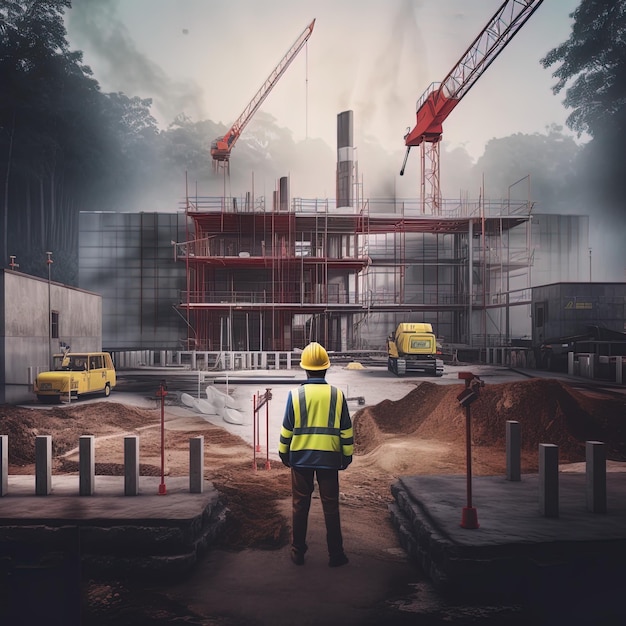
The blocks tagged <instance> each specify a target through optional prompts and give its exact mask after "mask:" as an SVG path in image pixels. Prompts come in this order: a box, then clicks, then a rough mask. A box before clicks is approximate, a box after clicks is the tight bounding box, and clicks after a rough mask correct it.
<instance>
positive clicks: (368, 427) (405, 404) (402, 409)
mask: <svg viewBox="0 0 626 626" xmlns="http://www.w3.org/2000/svg"><path fill="white" fill-rule="evenodd" d="M446 391H447V387H445V386H443V385H436V384H435V383H431V382H423V383H422V384H420V385H419V386H418V387H416V388H415V389H413V390H411V391H410V392H409V393H408V394H407V395H406V396H404V398H400V400H395V401H393V400H383V401H382V402H379V403H378V404H376V405H374V406H371V407H366V408H364V409H361V410H360V411H358V412H357V413H355V414H354V416H353V424H354V444H355V449H356V453H357V454H367V453H368V452H371V451H372V450H374V449H375V448H376V447H378V446H379V445H380V444H381V443H382V442H383V440H384V439H385V436H384V435H385V434H392V435H402V434H410V433H414V432H415V431H416V430H417V429H418V428H419V427H420V426H421V425H422V423H423V422H424V421H425V420H426V419H427V418H428V416H429V415H430V414H431V413H432V412H433V411H434V410H435V408H436V407H437V405H438V404H439V403H440V402H441V399H442V398H443V397H444V396H445V394H446Z"/></svg>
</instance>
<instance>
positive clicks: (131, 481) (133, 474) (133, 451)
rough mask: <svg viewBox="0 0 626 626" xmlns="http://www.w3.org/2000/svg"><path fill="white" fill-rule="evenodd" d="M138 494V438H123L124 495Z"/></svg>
mask: <svg viewBox="0 0 626 626" xmlns="http://www.w3.org/2000/svg"><path fill="white" fill-rule="evenodd" d="M138 494H139V437H137V436H136V435H130V436H128V437H124V495H125V496H136V495H138Z"/></svg>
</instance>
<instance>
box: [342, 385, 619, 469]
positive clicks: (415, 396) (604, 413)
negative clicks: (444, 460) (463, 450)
mask: <svg viewBox="0 0 626 626" xmlns="http://www.w3.org/2000/svg"><path fill="white" fill-rule="evenodd" d="M463 389H464V385H463V384H459V385H437V384H435V383H430V382H425V383H422V384H421V385H420V386H419V387H417V388H416V389H415V390H414V391H411V392H410V393H409V394H407V395H406V396H405V397H404V398H402V399H401V400H398V401H397V402H391V401H389V400H385V401H383V402H381V403H379V404H377V405H375V406H373V407H367V408H366V409H363V410H361V411H359V412H358V413H356V414H355V415H354V431H355V435H354V436H355V449H356V454H367V453H369V452H371V451H373V450H374V449H376V448H377V447H378V446H379V445H381V444H382V443H383V442H384V441H386V440H388V438H389V435H390V434H396V435H402V436H403V437H404V439H405V440H408V439H410V438H421V439H432V440H437V441H444V442H445V441H455V440H464V438H465V422H466V411H465V409H464V408H463V407H461V406H460V404H459V401H458V399H457V396H458V394H459V393H460V392H461V391H462V390H463ZM623 414H624V402H623V401H620V400H614V401H612V400H606V399H603V400H598V399H594V398H592V397H588V396H584V395H583V394H581V393H579V392H577V391H576V390H574V389H572V388H571V387H570V386H569V385H566V384H564V383H562V382H560V381H557V380H551V379H529V380H528V381H522V382H515V383H501V384H494V385H485V387H483V388H482V389H481V392H480V396H479V398H478V400H476V401H475V402H474V403H473V404H472V405H471V416H472V441H473V443H474V445H477V446H492V447H499V448H501V449H504V447H505V445H506V422H507V421H509V420H513V421H518V422H519V423H520V428H521V440H522V449H523V450H525V451H529V452H535V451H536V450H537V448H538V446H539V444H540V443H552V444H555V445H558V446H559V458H560V459H561V460H563V461H582V460H584V457H585V441H588V440H596V441H603V442H605V443H606V444H607V453H608V457H609V458H611V459H613V460H624V459H626V423H625V422H626V420H624V419H623V417H622V416H623Z"/></svg>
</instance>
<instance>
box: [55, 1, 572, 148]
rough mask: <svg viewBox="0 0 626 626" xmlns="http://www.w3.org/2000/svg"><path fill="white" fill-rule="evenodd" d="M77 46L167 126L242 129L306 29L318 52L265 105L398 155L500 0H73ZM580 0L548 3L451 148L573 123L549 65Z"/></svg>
mask: <svg viewBox="0 0 626 626" xmlns="http://www.w3.org/2000/svg"><path fill="white" fill-rule="evenodd" d="M72 4H73V8H72V9H71V10H69V11H68V14H67V18H68V19H67V25H68V37H69V40H70V44H71V46H72V48H78V49H81V50H83V51H84V53H85V56H84V60H85V62H86V63H87V64H88V65H90V66H91V67H92V69H93V70H94V73H95V77H96V79H97V80H98V81H99V82H100V84H101V86H102V89H103V90H104V91H123V92H125V93H126V94H127V95H129V96H134V95H139V96H142V97H151V98H153V100H154V107H153V115H154V116H155V117H156V118H157V119H158V121H159V123H160V124H161V125H162V126H163V127H166V126H167V124H169V122H171V121H172V120H173V118H174V117H175V116H176V115H177V114H179V113H182V112H184V113H186V114H187V115H189V116H190V117H191V118H192V120H194V121H197V120H201V119H211V120H213V121H215V122H222V123H224V124H227V125H230V124H231V123H232V122H233V121H234V120H235V119H236V118H237V117H239V115H240V114H241V113H242V111H243V110H244V109H245V107H246V105H247V104H248V102H249V101H250V100H251V98H252V97H253V96H254V95H255V93H256V92H257V90H258V89H259V87H260V86H261V85H262V84H263V83H264V82H265V80H266V79H267V77H268V75H269V74H270V72H271V71H272V70H273V69H274V67H275V66H276V65H277V63H278V62H279V61H280V60H281V59H282V57H283V56H284V55H285V53H286V52H287V50H289V48H290V47H291V46H292V44H293V43H294V42H295V40H296V39H297V38H298V36H299V35H300V33H301V32H302V31H303V30H304V29H305V28H306V26H307V25H308V24H309V23H310V22H311V21H312V20H313V19H315V20H316V22H315V28H314V31H313V34H312V35H311V37H310V39H309V41H308V44H307V46H306V47H305V48H303V49H302V50H301V51H300V53H299V54H298V56H297V58H296V59H295V60H294V61H293V63H292V64H291V65H290V66H289V68H288V69H287V71H286V73H285V74H284V75H283V77H282V78H281V79H280V81H279V82H278V83H277V84H276V86H275V87H274V89H273V91H272V92H271V93H270V95H269V96H268V98H267V99H266V100H265V102H264V103H263V105H262V107H261V110H262V111H264V112H266V113H268V114H270V115H272V116H274V117H275V118H276V123H277V124H278V125H279V126H281V127H286V128H289V129H290V130H291V131H292V133H293V136H294V139H295V140H300V139H303V138H305V137H310V138H318V137H319V138H322V139H324V140H325V141H326V142H327V143H328V144H329V146H331V148H333V149H334V148H335V147H336V122H337V114H338V113H340V112H341V111H344V110H348V109H351V110H353V111H354V124H355V131H356V130H357V128H356V127H358V130H360V131H361V132H366V133H368V134H370V135H372V136H374V137H376V138H377V139H378V140H379V141H380V142H381V143H382V145H383V146H384V147H385V148H386V149H388V150H394V149H398V148H403V146H404V140H403V136H404V134H405V133H406V130H407V128H408V127H413V126H414V124H415V103H416V101H417V99H418V98H419V96H420V95H421V94H422V93H423V92H424V91H425V90H426V89H427V87H428V86H429V85H430V83H431V82H437V81H441V80H442V79H443V78H444V77H445V75H446V74H447V73H448V71H449V70H450V69H451V68H452V67H453V66H454V65H455V64H456V62H457V61H458V60H459V59H460V57H461V56H462V55H463V54H464V52H465V50H466V49H467V47H468V46H469V45H470V44H471V43H472V42H473V40H474V39H475V38H476V36H477V35H478V34H479V33H480V32H481V30H482V29H483V27H484V26H485V25H486V24H487V23H488V22H489V20H490V19H491V17H492V16H493V14H494V13H495V11H496V10H497V9H498V7H499V6H500V5H501V4H502V1H501V0H471V1H468V0H445V1H443V0H269V1H261V0H227V1H218V0H73V2H72ZM577 6H578V0H546V1H545V2H543V3H542V5H541V6H540V7H539V8H538V10H537V11H536V12H535V14H534V15H533V16H532V17H531V18H530V19H529V21H528V22H527V23H526V24H525V25H524V27H523V28H522V29H521V30H520V31H519V32H518V33H517V35H516V36H515V37H514V39H513V40H512V41H511V43H510V44H509V45H508V46H507V47H506V48H505V49H504V51H503V52H502V53H501V54H500V55H499V57H498V58H497V59H496V60H495V61H494V63H493V64H492V65H491V66H490V67H489V68H488V69H487V70H486V72H485V73H484V74H483V76H482V77H481V78H480V79H479V80H478V81H477V83H476V84H475V85H474V86H473V87H472V89H471V90H470V91H469V93H468V94H467V95H466V96H465V98H464V99H463V101H462V103H461V104H459V106H458V107H457V108H456V109H455V110H454V111H453V113H452V114H451V115H450V117H449V118H448V120H446V122H445V124H444V140H445V141H446V143H447V144H449V146H450V147H455V146H463V147H465V148H466V150H467V151H468V152H469V153H470V155H471V156H472V157H473V158H474V159H476V158H478V157H479V156H480V155H481V154H482V152H483V150H484V146H485V144H486V142H487V141H488V140H489V139H491V138H493V137H505V136H508V135H511V134H513V133H517V132H521V133H533V132H544V131H545V129H546V127H547V126H549V125H550V124H552V123H557V124H564V122H565V119H566V117H567V115H568V111H567V110H566V109H565V108H564V107H563V106H562V104H561V101H562V99H563V97H564V93H563V92H562V93H561V94H559V95H556V96H555V95H554V94H553V93H552V91H551V87H552V85H553V84H554V83H555V79H554V78H553V77H552V76H551V73H552V71H553V70H554V69H555V68H554V67H553V68H552V69H548V70H545V69H543V67H542V66H541V65H540V63H539V59H541V58H542V57H543V56H544V55H545V54H546V52H548V51H549V50H550V49H552V48H553V47H555V46H557V45H559V44H561V43H563V42H564V41H566V40H567V39H568V37H569V34H570V30H571V25H572V20H571V19H570V17H569V15H570V14H571V13H572V12H573V11H574V9H575V8H576V7H577Z"/></svg>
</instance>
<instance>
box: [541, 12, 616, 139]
mask: <svg viewBox="0 0 626 626" xmlns="http://www.w3.org/2000/svg"><path fill="white" fill-rule="evenodd" d="M571 17H573V18H574V24H573V27H572V33H571V35H570V38H569V40H568V41H566V42H565V43H562V44H561V45H560V46H557V47H556V48H554V49H553V50H551V51H550V52H548V54H547V55H546V56H545V57H544V58H543V59H541V64H542V65H543V66H544V67H546V68H547V67H550V66H552V65H554V64H556V63H560V66H559V67H558V68H557V69H556V70H555V71H554V72H553V74H552V75H553V76H554V77H555V78H556V79H557V83H556V85H554V87H553V91H554V93H555V94H558V93H560V92H561V90H562V89H564V88H566V85H568V84H570V86H569V87H567V88H566V96H565V100H564V104H565V106H566V107H568V108H572V109H573V112H572V113H571V114H570V116H569V117H568V119H567V125H568V127H570V128H571V129H572V130H574V131H576V132H577V133H578V134H579V136H580V135H581V134H582V133H584V132H586V133H589V134H590V135H591V136H592V137H597V136H598V135H599V134H602V133H605V132H606V131H607V130H611V131H614V130H615V128H616V124H617V127H618V129H619V130H621V131H623V130H624V124H623V123H624V121H626V120H625V110H626V1H625V0H582V2H581V3H580V6H579V7H578V8H577V9H576V11H574V13H572V14H571Z"/></svg>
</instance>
